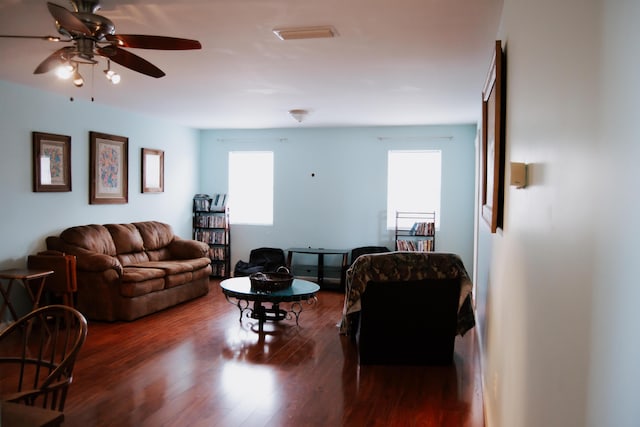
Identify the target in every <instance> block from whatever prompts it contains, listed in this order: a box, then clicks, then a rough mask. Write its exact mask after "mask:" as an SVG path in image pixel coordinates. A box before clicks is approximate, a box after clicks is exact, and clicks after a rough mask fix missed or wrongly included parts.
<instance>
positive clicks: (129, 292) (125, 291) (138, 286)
mask: <svg viewBox="0 0 640 427" xmlns="http://www.w3.org/2000/svg"><path fill="white" fill-rule="evenodd" d="M164 288H165V282H164V279H162V278H158V279H150V280H144V281H142V282H124V283H122V285H120V295H122V296H123V297H128V298H135V297H139V296H141V295H146V294H150V293H152V292H156V291H161V290H163V289H164Z"/></svg>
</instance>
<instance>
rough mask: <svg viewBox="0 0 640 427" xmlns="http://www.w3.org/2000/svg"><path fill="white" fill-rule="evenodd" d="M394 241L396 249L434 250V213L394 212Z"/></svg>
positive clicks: (413, 250)
mask: <svg viewBox="0 0 640 427" xmlns="http://www.w3.org/2000/svg"><path fill="white" fill-rule="evenodd" d="M395 242H396V250H397V251H412V252H433V251H435V249H436V213H435V212H400V211H398V212H396V232H395Z"/></svg>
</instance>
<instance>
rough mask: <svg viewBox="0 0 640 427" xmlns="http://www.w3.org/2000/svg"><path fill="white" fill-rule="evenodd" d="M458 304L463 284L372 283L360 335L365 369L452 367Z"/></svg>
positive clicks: (447, 281)
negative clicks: (370, 366)
mask: <svg viewBox="0 0 640 427" xmlns="http://www.w3.org/2000/svg"><path fill="white" fill-rule="evenodd" d="M459 298H460V279H422V280H410V281H391V282H376V281H370V282H368V284H367V287H366V289H365V291H364V293H363V294H362V296H361V311H360V320H359V322H360V323H359V331H358V334H357V335H358V336H357V340H358V347H359V355H360V363H362V364H412V365H426V364H448V363H451V361H452V360H453V359H452V358H453V346H454V340H455V336H456V328H457V323H458V303H459Z"/></svg>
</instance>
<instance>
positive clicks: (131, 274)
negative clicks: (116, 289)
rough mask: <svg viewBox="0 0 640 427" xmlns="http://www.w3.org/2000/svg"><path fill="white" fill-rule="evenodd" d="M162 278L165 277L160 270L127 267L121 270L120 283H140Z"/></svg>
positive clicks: (163, 272)
mask: <svg viewBox="0 0 640 427" xmlns="http://www.w3.org/2000/svg"><path fill="white" fill-rule="evenodd" d="M164 276H166V272H165V271H164V270H162V269H160V268H144V267H132V266H127V267H124V268H123V269H122V282H142V281H145V280H149V279H156V278H159V277H160V278H162V277H164Z"/></svg>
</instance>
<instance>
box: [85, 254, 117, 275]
mask: <svg viewBox="0 0 640 427" xmlns="http://www.w3.org/2000/svg"><path fill="white" fill-rule="evenodd" d="M76 259H77V263H76V266H77V268H78V270H81V271H94V272H100V271H106V270H109V269H113V270H116V272H117V273H118V276H121V275H122V264H120V261H118V259H117V258H115V257H112V256H109V255H104V254H98V253H86V254H82V255H76Z"/></svg>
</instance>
